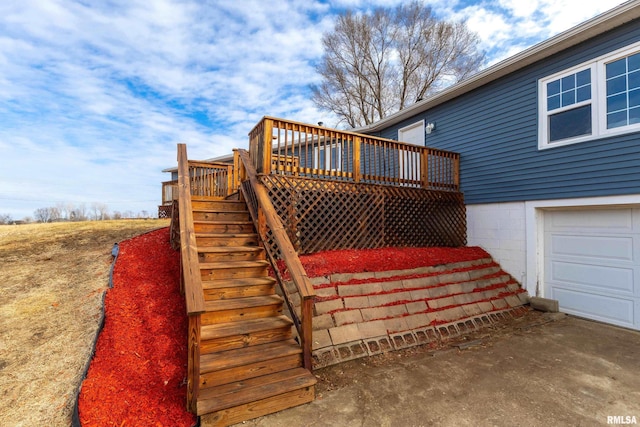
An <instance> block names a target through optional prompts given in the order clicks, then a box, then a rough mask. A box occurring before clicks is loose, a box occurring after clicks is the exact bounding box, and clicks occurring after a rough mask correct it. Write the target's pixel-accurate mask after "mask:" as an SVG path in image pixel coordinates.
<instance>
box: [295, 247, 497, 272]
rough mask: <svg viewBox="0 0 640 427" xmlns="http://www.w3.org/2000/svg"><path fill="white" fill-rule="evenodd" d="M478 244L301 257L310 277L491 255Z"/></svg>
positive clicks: (446, 262)
mask: <svg viewBox="0 0 640 427" xmlns="http://www.w3.org/2000/svg"><path fill="white" fill-rule="evenodd" d="M489 257H490V255H489V254H488V253H487V252H485V251H484V249H482V248H479V247H477V246H472V247H462V248H380V249H344V250H337V251H325V252H318V253H315V254H311V255H302V256H301V257H300V261H301V262H302V265H303V266H304V268H305V270H306V272H307V275H308V276H309V277H320V276H327V275H329V274H334V273H361V272H370V271H388V270H406V269H412V268H418V267H431V266H435V265H441V264H450V263H454V262H462V261H472V260H476V259H479V258H489Z"/></svg>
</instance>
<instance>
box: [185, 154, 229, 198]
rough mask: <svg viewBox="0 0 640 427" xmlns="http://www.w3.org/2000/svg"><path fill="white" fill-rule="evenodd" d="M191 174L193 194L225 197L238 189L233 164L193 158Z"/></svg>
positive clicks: (190, 162)
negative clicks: (234, 178) (194, 159)
mask: <svg viewBox="0 0 640 427" xmlns="http://www.w3.org/2000/svg"><path fill="white" fill-rule="evenodd" d="M189 176H190V180H191V195H193V196H205V197H219V198H225V197H227V196H228V195H230V194H232V193H234V192H236V191H237V190H238V189H237V186H236V184H235V182H234V180H233V165H232V164H228V163H216V162H198V161H193V160H191V161H189Z"/></svg>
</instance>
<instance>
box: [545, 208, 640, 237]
mask: <svg viewBox="0 0 640 427" xmlns="http://www.w3.org/2000/svg"><path fill="white" fill-rule="evenodd" d="M633 224H634V223H633V209H631V208H623V209H589V210H582V209H580V210H568V211H557V212H553V215H552V217H551V226H552V227H553V228H565V229H577V230H589V231H593V230H603V231H607V232H611V233H627V232H630V231H632V230H633Z"/></svg>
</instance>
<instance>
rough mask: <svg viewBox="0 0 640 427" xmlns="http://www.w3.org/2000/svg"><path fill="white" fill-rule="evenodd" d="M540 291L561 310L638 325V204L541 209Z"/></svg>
mask: <svg viewBox="0 0 640 427" xmlns="http://www.w3.org/2000/svg"><path fill="white" fill-rule="evenodd" d="M544 228H545V229H544V292H545V293H544V295H545V296H547V297H549V298H553V299H556V300H558V302H559V303H560V309H561V310H562V311H564V312H567V313H570V314H575V315H579V316H583V317H587V318H591V319H595V320H599V321H604V322H608V323H613V324H616V325H620V326H625V327H630V328H634V329H639V330H640V208H638V207H637V206H633V207H619V206H618V207H615V208H605V207H588V208H587V207H585V208H582V209H577V208H572V209H567V210H553V211H547V212H545V213H544Z"/></svg>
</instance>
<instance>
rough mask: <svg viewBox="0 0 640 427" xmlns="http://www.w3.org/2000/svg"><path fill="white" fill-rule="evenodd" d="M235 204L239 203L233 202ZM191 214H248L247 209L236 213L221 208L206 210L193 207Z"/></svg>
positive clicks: (200, 207)
mask: <svg viewBox="0 0 640 427" xmlns="http://www.w3.org/2000/svg"><path fill="white" fill-rule="evenodd" d="M234 203H235V204H239V203H240V202H234ZM191 211H193V212H207V213H249V211H248V210H247V209H244V210H241V211H236V210H227V209H221V208H206V207H203V206H194V207H193V208H191Z"/></svg>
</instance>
